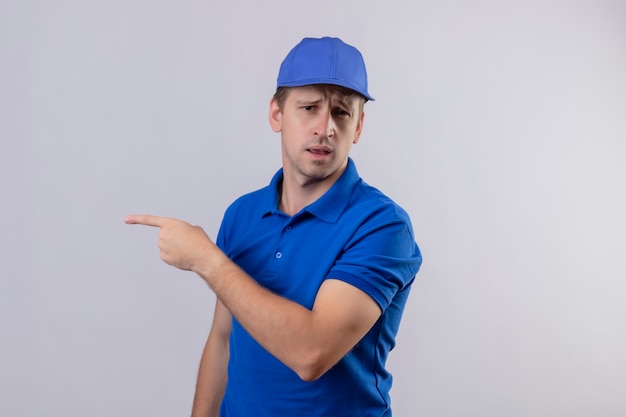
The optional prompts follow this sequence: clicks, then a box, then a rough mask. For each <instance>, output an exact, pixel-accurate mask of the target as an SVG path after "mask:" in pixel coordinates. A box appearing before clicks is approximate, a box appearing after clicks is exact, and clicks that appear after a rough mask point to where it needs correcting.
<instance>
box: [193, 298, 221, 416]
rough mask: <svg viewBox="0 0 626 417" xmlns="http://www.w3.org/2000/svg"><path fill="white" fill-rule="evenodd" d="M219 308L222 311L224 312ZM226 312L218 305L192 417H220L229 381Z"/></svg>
mask: <svg viewBox="0 0 626 417" xmlns="http://www.w3.org/2000/svg"><path fill="white" fill-rule="evenodd" d="M218 303H219V302H218ZM220 309H222V311H221V312H220ZM224 310H225V308H224V307H223V306H221V305H217V306H216V309H215V315H214V324H213V327H212V329H211V332H210V333H209V337H208V339H207V343H206V346H205V348H204V351H203V353H202V358H201V360H200V368H199V370H198V381H197V383H196V393H195V396H194V401H193V409H192V413H191V416H192V417H218V415H219V408H220V404H221V402H222V398H223V397H224V392H225V390H226V382H227V379H228V376H227V373H228V358H229V351H228V349H229V347H228V331H229V326H228V324H229V322H230V314H229V313H227V312H226V313H224ZM220 315H221V316H220ZM226 316H228V317H226ZM220 321H221V322H220ZM223 326H226V327H223Z"/></svg>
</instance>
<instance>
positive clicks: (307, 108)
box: [302, 106, 315, 111]
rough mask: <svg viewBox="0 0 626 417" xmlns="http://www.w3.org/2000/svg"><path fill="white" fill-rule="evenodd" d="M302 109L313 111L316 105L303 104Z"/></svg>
mask: <svg viewBox="0 0 626 417" xmlns="http://www.w3.org/2000/svg"><path fill="white" fill-rule="evenodd" d="M302 109H303V110H305V111H313V110H315V106H302Z"/></svg>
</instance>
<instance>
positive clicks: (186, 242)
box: [124, 214, 217, 272]
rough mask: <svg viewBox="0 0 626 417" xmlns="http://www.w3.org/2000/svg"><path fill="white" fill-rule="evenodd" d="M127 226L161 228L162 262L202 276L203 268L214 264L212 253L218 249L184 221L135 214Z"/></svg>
mask: <svg viewBox="0 0 626 417" xmlns="http://www.w3.org/2000/svg"><path fill="white" fill-rule="evenodd" d="M124 222H125V223H127V224H141V225H145V226H153V227H158V228H160V230H159V234H158V236H159V243H158V246H159V249H160V250H161V259H162V260H163V261H165V262H166V263H168V264H169V265H172V266H175V267H176V268H179V269H183V270H185V271H195V272H198V271H199V269H200V267H201V265H202V264H203V263H205V262H206V261H207V260H210V257H211V253H212V251H213V250H214V249H217V246H215V244H214V243H213V242H212V241H211V239H210V238H209V236H207V234H206V233H205V232H204V230H203V229H202V228H201V227H200V226H192V225H190V224H189V223H186V222H184V221H182V220H178V219H172V218H167V217H158V216H151V215H147V214H142V215H137V214H134V215H130V216H127V217H126V218H125V219H124Z"/></svg>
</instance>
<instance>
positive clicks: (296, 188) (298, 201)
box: [279, 168, 345, 216]
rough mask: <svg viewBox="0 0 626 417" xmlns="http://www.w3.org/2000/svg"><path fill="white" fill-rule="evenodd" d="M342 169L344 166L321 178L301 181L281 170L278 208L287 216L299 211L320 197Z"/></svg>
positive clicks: (339, 174)
mask: <svg viewBox="0 0 626 417" xmlns="http://www.w3.org/2000/svg"><path fill="white" fill-rule="evenodd" d="M344 170H345V168H344V169H343V170H341V171H340V172H339V171H338V172H335V173H333V175H331V176H330V177H327V178H324V179H322V180H316V181H301V182H299V181H298V180H296V179H295V178H294V176H292V175H287V173H285V172H284V171H283V183H282V184H281V189H280V204H279V209H280V210H281V211H282V212H283V213H285V214H287V215H289V216H293V215H294V214H296V213H298V212H300V211H301V210H302V209H303V208H305V207H306V206H308V205H310V204H312V203H313V202H315V201H316V200H317V199H319V198H320V197H322V196H323V195H324V194H325V193H326V191H328V190H329V189H330V187H332V186H333V184H334V183H335V182H336V181H337V179H338V178H339V177H340V176H341V174H342V173H343V171H344Z"/></svg>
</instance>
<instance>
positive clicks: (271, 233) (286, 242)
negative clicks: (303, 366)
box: [217, 160, 422, 417]
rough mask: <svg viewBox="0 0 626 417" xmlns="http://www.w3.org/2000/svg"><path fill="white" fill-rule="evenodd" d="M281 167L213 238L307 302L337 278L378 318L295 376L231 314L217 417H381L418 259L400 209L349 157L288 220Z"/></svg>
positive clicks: (270, 284) (257, 275) (249, 268)
mask: <svg viewBox="0 0 626 417" xmlns="http://www.w3.org/2000/svg"><path fill="white" fill-rule="evenodd" d="M281 182H282V170H280V171H278V173H276V175H275V176H274V178H273V179H272V181H271V183H270V185H269V186H268V187H265V188H263V189H261V190H258V191H255V192H253V193H250V194H247V195H245V196H243V197H241V198H239V199H238V200H236V201H235V202H234V203H233V204H232V205H231V206H230V207H229V208H228V210H227V211H226V214H225V216H224V220H223V222H222V226H221V228H220V232H219V234H218V238H217V245H218V246H219V247H220V248H221V249H222V250H223V251H224V252H225V253H226V254H227V255H228V256H229V257H230V258H231V259H232V260H233V261H234V262H235V263H237V264H238V265H239V266H240V267H241V268H242V269H243V270H244V271H245V272H247V273H248V274H249V275H250V276H252V277H253V278H254V279H255V280H256V281H257V282H258V283H259V284H260V285H262V286H263V287H265V288H267V289H268V290H270V291H272V292H274V293H276V294H279V295H281V296H283V297H285V298H287V299H289V300H292V301H294V302H297V303H299V304H301V305H303V306H304V307H306V308H309V309H311V308H312V306H313V303H314V301H315V297H316V294H317V292H318V289H319V287H320V285H321V284H322V282H323V281H324V280H325V279H327V278H332V279H338V280H342V281H345V282H347V283H349V284H351V285H353V286H355V287H357V288H359V289H361V290H362V291H364V292H365V293H367V294H368V295H369V296H371V297H372V299H374V300H375V301H376V303H378V305H379V306H380V308H381V311H382V315H381V317H380V318H379V320H378V321H377V322H376V324H375V325H374V326H373V328H372V329H371V330H370V331H369V332H368V333H367V335H366V336H365V337H364V338H363V339H362V340H361V341H360V342H359V343H358V344H357V345H356V346H355V347H354V348H353V349H352V350H351V351H350V352H348V354H346V355H345V356H344V357H343V358H342V359H341V360H340V361H339V362H338V363H337V364H336V365H335V366H334V367H333V368H331V369H330V370H329V371H328V372H326V374H324V375H323V376H321V377H320V378H319V379H317V380H316V381H313V382H304V381H302V380H301V379H300V378H299V377H298V376H297V375H296V374H295V373H294V372H293V371H292V370H290V369H289V368H287V367H286V366H285V365H283V364H282V363H281V362H280V361H278V360H277V359H276V358H275V357H273V356H272V355H271V354H269V353H268V352H267V351H266V350H265V349H264V348H263V347H261V346H260V345H259V344H258V343H257V342H256V341H255V340H254V339H253V338H252V337H251V336H250V335H249V334H248V333H247V332H246V331H245V330H244V328H243V327H242V326H241V325H240V324H239V323H238V322H237V320H236V319H234V318H233V325H232V332H231V335H230V361H229V365H228V384H227V387H226V393H225V395H224V399H223V401H222V406H221V412H220V416H221V417H299V416H302V417H314V416H319V417H322V416H323V417H328V416H332V417H383V416H385V417H388V416H391V409H390V404H389V390H390V388H391V375H390V374H389V372H388V371H387V370H386V369H385V362H386V360H387V355H388V353H389V351H390V350H391V349H392V348H393V346H394V344H395V336H396V333H397V331H398V326H399V324H400V318H401V316H402V311H403V309H404V305H405V302H406V299H407V296H408V294H409V290H410V288H411V284H412V283H413V280H414V277H415V274H416V273H417V271H418V269H419V267H420V264H421V261H422V258H421V254H420V251H419V248H418V247H417V244H416V243H415V239H414V236H413V230H412V227H411V223H410V220H409V217H408V215H407V214H406V212H405V211H404V210H402V209H401V208H400V207H399V206H398V205H397V204H395V203H394V202H393V201H391V200H390V199H389V198H388V197H386V196H385V195H383V194H382V193H381V192H380V191H378V190H377V189H375V188H373V187H371V186H369V185H367V184H366V183H364V182H363V181H362V180H361V178H359V175H358V173H357V170H356V167H355V165H354V163H353V161H352V160H349V161H348V167H347V169H346V170H345V172H344V173H343V174H342V176H341V177H340V178H339V179H338V180H337V181H336V182H335V184H333V186H332V187H331V188H330V189H329V190H328V191H327V192H326V193H325V194H324V195H323V196H322V197H321V198H319V199H318V200H317V201H315V202H314V203H312V204H311V205H309V206H307V207H305V208H304V209H302V211H300V212H299V213H297V214H295V215H294V216H292V217H290V216H288V215H286V214H284V213H282V212H281V211H280V210H279V209H278V204H279V190H280V186H281Z"/></svg>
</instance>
